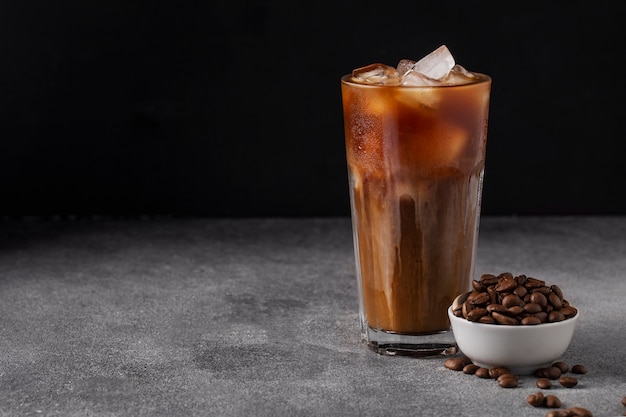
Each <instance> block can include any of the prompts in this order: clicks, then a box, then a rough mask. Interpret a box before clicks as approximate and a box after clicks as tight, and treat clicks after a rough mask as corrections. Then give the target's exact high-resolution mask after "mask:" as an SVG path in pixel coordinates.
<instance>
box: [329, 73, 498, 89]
mask: <svg viewBox="0 0 626 417" xmlns="http://www.w3.org/2000/svg"><path fill="white" fill-rule="evenodd" d="M472 74H474V75H476V76H477V77H478V78H479V79H478V80H476V81H473V82H469V83H463V84H441V85H401V84H396V85H385V84H367V83H360V82H357V81H353V80H352V73H349V74H345V75H343V76H342V77H341V82H342V83H343V84H346V85H351V86H358V87H372V88H402V89H435V88H437V89H438V88H459V87H470V86H473V85H481V84H485V83H490V82H491V81H492V79H491V77H490V76H489V75H487V74H484V73H482V72H472Z"/></svg>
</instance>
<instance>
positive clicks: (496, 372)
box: [489, 366, 511, 379]
mask: <svg viewBox="0 0 626 417" xmlns="http://www.w3.org/2000/svg"><path fill="white" fill-rule="evenodd" d="M510 373H511V371H510V370H509V368H506V367H504V366H496V367H493V368H491V369H489V377H490V378H493V379H498V378H499V377H500V376H501V375H505V374H510Z"/></svg>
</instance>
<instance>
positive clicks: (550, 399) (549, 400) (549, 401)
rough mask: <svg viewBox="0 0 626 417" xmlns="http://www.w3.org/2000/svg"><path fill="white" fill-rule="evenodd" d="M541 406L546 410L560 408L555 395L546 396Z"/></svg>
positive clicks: (559, 401)
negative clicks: (546, 408)
mask: <svg viewBox="0 0 626 417" xmlns="http://www.w3.org/2000/svg"><path fill="white" fill-rule="evenodd" d="M543 404H544V405H545V406H546V407H548V408H559V407H561V400H560V399H559V397H557V396H556V395H546V397H545V398H544V400H543Z"/></svg>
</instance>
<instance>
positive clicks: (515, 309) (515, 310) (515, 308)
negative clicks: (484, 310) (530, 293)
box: [507, 306, 524, 317]
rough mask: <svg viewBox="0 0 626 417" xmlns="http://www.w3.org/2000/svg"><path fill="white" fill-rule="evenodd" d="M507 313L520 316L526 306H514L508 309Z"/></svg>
mask: <svg viewBox="0 0 626 417" xmlns="http://www.w3.org/2000/svg"><path fill="white" fill-rule="evenodd" d="M507 313H508V315H509V316H511V317H515V316H519V315H520V314H522V313H524V307H522V306H513V307H511V308H509V309H508V310H507Z"/></svg>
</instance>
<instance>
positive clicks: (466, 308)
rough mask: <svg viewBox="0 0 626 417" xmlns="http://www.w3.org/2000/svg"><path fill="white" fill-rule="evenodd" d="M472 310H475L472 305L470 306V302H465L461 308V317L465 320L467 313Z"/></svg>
mask: <svg viewBox="0 0 626 417" xmlns="http://www.w3.org/2000/svg"><path fill="white" fill-rule="evenodd" d="M474 308H476V307H475V306H474V304H472V303H471V302H470V301H465V302H464V303H463V306H462V311H463V317H465V318H466V319H467V316H468V315H469V312H470V311H472V310H473V309H474Z"/></svg>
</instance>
